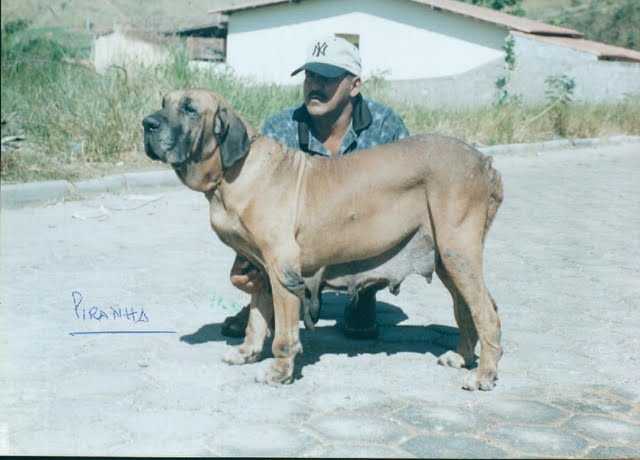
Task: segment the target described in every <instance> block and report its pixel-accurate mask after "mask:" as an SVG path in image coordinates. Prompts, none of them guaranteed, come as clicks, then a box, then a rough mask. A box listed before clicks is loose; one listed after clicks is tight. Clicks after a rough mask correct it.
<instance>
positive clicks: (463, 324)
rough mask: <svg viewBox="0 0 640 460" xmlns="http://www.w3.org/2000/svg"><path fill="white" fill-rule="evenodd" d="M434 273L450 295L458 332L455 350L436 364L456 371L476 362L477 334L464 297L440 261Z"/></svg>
mask: <svg viewBox="0 0 640 460" xmlns="http://www.w3.org/2000/svg"><path fill="white" fill-rule="evenodd" d="M436 273H437V274H438V277H439V278H440V280H441V281H442V283H443V284H444V285H445V286H446V288H447V289H448V290H449V293H450V294H451V298H452V300H453V313H454V315H455V318H456V323H457V324H458V329H459V332H460V338H459V341H458V347H457V350H456V351H453V350H450V351H447V352H446V353H444V354H442V355H441V356H440V357H439V358H438V364H440V365H442V366H448V367H455V368H458V369H459V368H462V367H471V366H472V365H473V364H474V362H475V360H476V356H475V347H476V343H478V332H477V331H476V327H475V325H474V324H473V318H472V317H471V311H470V310H469V306H468V305H467V304H466V302H465V301H464V297H463V296H462V295H461V294H460V293H459V292H458V289H457V288H456V286H455V284H454V283H453V281H452V280H451V278H449V275H448V274H447V271H446V270H445V268H444V265H443V264H442V262H441V261H440V260H437V261H436Z"/></svg>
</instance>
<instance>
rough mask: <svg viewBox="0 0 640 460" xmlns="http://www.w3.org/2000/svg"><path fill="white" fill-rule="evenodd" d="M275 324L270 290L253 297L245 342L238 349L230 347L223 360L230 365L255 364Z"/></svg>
mask: <svg viewBox="0 0 640 460" xmlns="http://www.w3.org/2000/svg"><path fill="white" fill-rule="evenodd" d="M272 322H273V299H272V297H271V293H270V292H269V290H268V289H264V290H262V291H260V292H258V293H256V294H253V295H252V296H251V306H250V308H249V321H248V323H247V329H246V330H245V336H244V342H243V343H242V345H240V346H238V347H230V348H229V349H228V350H227V352H226V353H225V354H224V356H223V358H222V360H223V361H224V362H226V363H228V364H247V363H255V362H256V361H259V360H260V358H261V357H262V349H263V347H264V341H265V339H266V338H267V337H269V335H270V334H271V331H270V329H271V324H272Z"/></svg>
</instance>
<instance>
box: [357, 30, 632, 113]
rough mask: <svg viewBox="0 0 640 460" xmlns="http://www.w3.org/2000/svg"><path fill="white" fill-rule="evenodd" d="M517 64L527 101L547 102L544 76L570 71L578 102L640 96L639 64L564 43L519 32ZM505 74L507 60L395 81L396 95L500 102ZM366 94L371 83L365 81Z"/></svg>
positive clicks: (452, 104)
mask: <svg viewBox="0 0 640 460" xmlns="http://www.w3.org/2000/svg"><path fill="white" fill-rule="evenodd" d="M514 40H515V48H514V50H515V55H516V68H515V70H514V72H513V73H512V76H511V80H510V83H509V85H508V87H507V89H508V91H509V94H511V95H517V96H520V97H521V98H522V100H523V102H525V103H527V104H544V103H546V102H547V101H546V94H545V90H546V89H547V85H546V84H545V80H546V78H547V77H550V76H559V75H567V76H568V77H571V78H573V79H574V81H575V83H576V87H575V89H574V100H575V101H581V102H596V103H598V102H616V101H620V100H622V99H624V98H625V97H626V96H627V95H640V64H638V63H634V62H617V61H600V60H598V58H597V56H596V55H594V54H591V53H586V52H583V51H577V50H574V49H572V48H568V47H565V46H559V45H553V44H548V43H543V42H541V41H539V40H535V39H531V38H528V37H523V36H521V35H518V34H514ZM504 75H505V70H504V60H503V58H499V59H496V60H494V61H492V62H489V63H487V64H485V65H483V66H480V67H477V68H474V69H473V70H471V71H468V72H465V73H461V74H457V75H452V76H447V77H440V78H427V79H415V80H405V81H392V82H390V86H391V91H392V96H393V97H394V98H395V99H396V100H399V101H402V102H406V103H417V104H419V105H426V106H429V107H433V108H464V107H477V106H483V105H488V104H491V103H493V102H495V101H496V97H497V90H496V86H495V83H496V80H497V79H498V78H500V77H501V76H504ZM365 92H366V83H365Z"/></svg>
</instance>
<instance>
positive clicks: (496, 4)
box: [464, 0, 525, 16]
mask: <svg viewBox="0 0 640 460" xmlns="http://www.w3.org/2000/svg"><path fill="white" fill-rule="evenodd" d="M464 1H466V2H467V3H473V4H474V5H480V6H486V7H488V8H493V9H494V10H498V11H503V12H505V13H509V14H515V15H516V16H524V13H525V12H524V8H522V0H464Z"/></svg>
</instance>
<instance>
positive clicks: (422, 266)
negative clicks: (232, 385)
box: [143, 90, 502, 390]
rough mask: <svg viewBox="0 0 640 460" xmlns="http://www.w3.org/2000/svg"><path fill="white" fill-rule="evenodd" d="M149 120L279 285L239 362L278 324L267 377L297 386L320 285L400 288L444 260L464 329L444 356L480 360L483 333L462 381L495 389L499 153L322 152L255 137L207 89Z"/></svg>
mask: <svg viewBox="0 0 640 460" xmlns="http://www.w3.org/2000/svg"><path fill="white" fill-rule="evenodd" d="M143 125H144V128H145V149H146V152H147V154H148V155H149V156H150V157H151V158H154V159H158V160H161V161H164V162H167V163H169V164H170V165H171V166H172V167H173V168H174V170H175V171H176V173H177V174H178V176H179V177H180V179H181V180H182V182H183V183H184V184H185V185H187V186H188V187H190V188H191V189H193V190H196V191H200V192H204V194H205V196H206V197H207V199H208V200H209V202H210V219H211V226H212V228H213V230H214V231H215V232H216V233H217V234H218V236H219V237H220V239H221V240H222V241H223V242H224V243H225V244H227V245H229V246H230V247H232V248H233V249H235V250H236V251H237V252H238V253H239V254H242V255H244V256H245V257H247V258H248V259H249V260H251V261H252V262H253V263H254V264H255V265H256V266H258V267H259V268H260V269H261V270H264V272H265V274H266V275H267V276H268V279H269V281H270V286H271V294H264V295H263V297H265V298H261V299H258V302H256V305H253V306H252V308H251V312H250V319H249V324H248V326H247V333H246V337H245V341H244V343H243V344H242V345H240V346H239V347H237V348H233V349H231V351H230V352H229V353H227V355H226V356H225V360H226V361H227V362H230V363H233V364H242V363H247V362H253V361H256V360H257V359H259V357H260V354H261V352H262V347H263V343H264V340H265V338H266V337H267V335H268V334H269V324H270V323H271V321H272V319H275V336H274V340H273V346H272V351H273V355H274V357H275V360H274V361H273V363H272V365H271V366H270V367H269V368H268V369H267V370H266V371H265V372H264V374H263V375H261V376H260V380H261V381H264V382H266V383H288V382H290V381H291V380H292V375H293V368H294V360H295V356H296V355H297V354H298V353H301V352H302V347H301V345H300V341H299V326H298V324H299V311H300V305H301V301H302V300H303V299H305V291H307V293H306V294H307V295H306V298H309V296H310V295H311V296H312V297H313V296H314V295H315V294H314V292H317V290H318V289H319V286H320V285H321V284H326V285H329V286H330V287H336V288H344V287H349V288H351V289H352V290H355V289H354V287H355V286H358V287H362V286H363V285H366V284H371V283H382V284H384V285H388V286H389V287H390V288H391V289H392V290H397V287H398V286H399V284H400V282H401V281H402V279H404V277H405V276H406V275H407V274H409V273H420V274H422V275H423V276H425V277H426V278H427V279H429V280H430V277H431V274H432V272H433V270H434V269H435V271H436V272H437V274H438V276H439V277H440V278H441V279H442V281H443V283H444V284H445V286H446V287H447V288H448V290H449V291H450V293H451V296H452V298H453V302H454V313H455V317H456V321H457V323H458V325H459V328H460V343H459V345H458V349H457V353H454V352H453V351H450V352H448V353H445V354H444V355H443V356H441V357H440V358H439V363H440V364H443V365H448V366H453V367H463V366H470V365H471V364H472V363H473V362H474V360H475V355H474V349H475V345H476V343H477V342H478V339H479V341H480V344H481V352H480V360H479V365H478V368H477V370H476V371H475V372H474V373H471V374H470V378H469V379H467V381H466V382H465V385H464V387H465V388H467V389H470V390H473V389H478V388H479V389H482V390H490V389H492V388H493V387H494V385H495V380H496V378H497V364H498V360H499V359H500V357H501V355H502V348H501V347H500V320H499V318H498V313H497V307H496V305H495V302H494V301H493V299H492V297H491V295H490V294H489V291H488V290H487V288H486V286H485V283H484V276H483V269H482V265H483V262H482V259H483V248H484V239H485V236H486V234H487V231H488V229H489V226H490V225H491V222H492V220H493V217H494V215H495V213H496V211H497V209H498V207H499V205H500V203H501V201H502V182H501V179H500V175H499V173H498V172H497V171H496V170H495V169H493V168H492V167H491V160H490V158H488V157H485V156H484V155H482V154H481V153H480V152H478V151H477V150H475V149H474V148H472V147H470V146H469V145H467V144H464V143H463V142H460V141H458V140H455V139H452V138H447V137H442V136H433V135H420V136H414V137H411V138H408V139H404V140H402V141H399V142H396V143H394V144H387V145H383V146H380V147H377V148H375V149H371V150H368V151H361V152H359V153H358V154H356V155H349V156H344V157H339V158H332V159H329V158H321V157H312V156H309V155H306V154H304V153H303V152H300V151H296V150H292V149H288V148H286V147H284V146H282V145H280V144H278V143H277V142H275V141H274V140H271V139H269V138H267V137H263V136H257V135H256V134H255V133H254V131H253V130H252V128H251V127H250V126H248V125H247V124H246V123H244V122H243V121H242V119H241V118H240V117H239V116H238V115H237V114H236V113H235V112H234V110H233V109H232V108H231V107H230V106H229V104H228V103H227V102H226V101H224V99H222V98H221V97H220V96H218V95H216V94H214V93H212V92H210V91H206V90H187V91H174V92H171V93H169V94H167V95H166V96H165V97H164V98H163V101H162V110H160V111H158V112H156V113H154V114H152V115H150V116H148V117H146V118H145V119H144V121H143ZM312 291H314V292H312ZM310 292H311V294H309V293H310ZM271 295H272V298H271ZM274 314H275V318H274V317H273V315H274Z"/></svg>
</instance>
